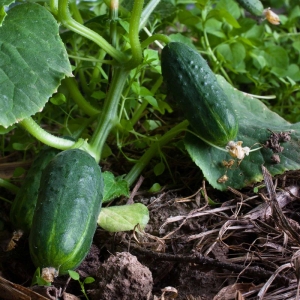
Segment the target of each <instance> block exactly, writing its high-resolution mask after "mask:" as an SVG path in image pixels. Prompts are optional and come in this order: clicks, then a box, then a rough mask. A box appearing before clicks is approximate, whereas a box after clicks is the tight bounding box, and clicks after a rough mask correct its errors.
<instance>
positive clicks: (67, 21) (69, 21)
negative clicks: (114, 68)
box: [58, 0, 127, 63]
mask: <svg viewBox="0 0 300 300" xmlns="http://www.w3.org/2000/svg"><path fill="white" fill-rule="evenodd" d="M58 20H59V21H60V22H61V23H62V24H63V25H64V26H65V27H66V28H68V29H70V30H72V31H74V32H76V33H78V34H80V35H81V36H84V37H86V38H87V39H89V40H91V41H93V42H95V43H96V44H97V45H98V46H100V47H101V48H102V49H103V50H104V51H105V52H107V53H108V54H109V55H110V56H111V57H113V58H115V59H116V60H117V61H118V62H120V63H124V62H125V61H126V60H127V56H126V55H124V54H123V52H121V51H119V50H117V49H116V48H114V47H113V46H112V45H111V44H109V43H108V42H107V41H106V40H105V39H104V38H103V37H102V36H100V35H99V34H98V33H96V32H95V31H93V30H91V29H89V28H88V27H86V26H84V25H82V24H80V23H78V22H76V21H75V20H74V19H73V18H72V17H71V14H70V11H69V8H68V0H59V1H58Z"/></svg>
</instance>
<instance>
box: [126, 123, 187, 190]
mask: <svg viewBox="0 0 300 300" xmlns="http://www.w3.org/2000/svg"><path fill="white" fill-rule="evenodd" d="M188 124H189V122H188V121H187V120H184V121H182V122H181V123H179V124H177V125H176V126H175V127H173V128H172V129H171V130H169V131H168V132H167V133H166V134H165V135H163V136H162V137H161V138H160V139H159V140H157V141H156V142H155V143H153V144H152V145H151V146H150V148H149V149H148V150H147V151H146V152H145V153H144V154H143V156H142V157H141V158H140V159H139V160H138V162H137V163H136V164H135V165H134V166H133V168H132V169H131V170H130V172H129V173H128V174H127V175H126V177H125V178H124V179H125V180H126V181H127V182H128V185H129V186H131V185H132V184H133V183H134V181H135V180H136V179H137V178H138V177H139V175H140V174H141V173H142V171H143V169H144V168H145V167H146V166H147V165H148V164H149V162H150V160H151V159H152V157H154V156H155V155H156V154H157V153H158V150H159V149H160V148H161V147H163V146H165V145H166V144H168V143H170V141H171V140H172V139H173V138H174V137H175V136H177V135H178V134H179V133H181V132H182V131H185V130H186V128H187V126H188Z"/></svg>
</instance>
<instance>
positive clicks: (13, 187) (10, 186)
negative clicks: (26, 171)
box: [0, 178, 19, 194]
mask: <svg viewBox="0 0 300 300" xmlns="http://www.w3.org/2000/svg"><path fill="white" fill-rule="evenodd" d="M0 186H1V187H4V188H6V189H8V190H9V191H11V192H13V193H14V194H16V193H17V192H18V191H19V188H18V187H17V186H16V185H14V184H12V183H10V182H9V181H7V180H5V179H2V178H0Z"/></svg>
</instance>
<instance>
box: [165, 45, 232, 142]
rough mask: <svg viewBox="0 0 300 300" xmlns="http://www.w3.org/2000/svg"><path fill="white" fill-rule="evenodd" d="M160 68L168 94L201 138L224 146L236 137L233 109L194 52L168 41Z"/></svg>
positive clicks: (212, 75) (205, 64) (205, 63)
mask: <svg viewBox="0 0 300 300" xmlns="http://www.w3.org/2000/svg"><path fill="white" fill-rule="evenodd" d="M161 68H162V75H163V77H164V80H165V82H166V85H167V88H168V91H169V92H170V94H171V95H172V97H173V99H174V100H175V102H176V103H178V106H179V107H180V108H181V110H182V111H183V112H184V114H185V117H186V118H187V120H188V121H189V123H190V125H191V126H192V128H193V130H194V132H195V133H196V134H197V135H198V136H199V137H200V138H201V139H203V140H204V141H206V142H207V143H210V144H213V145H215V146H221V147H224V146H226V145H227V143H228V142H229V141H231V140H234V139H235V138H236V135H237V133H238V121H237V117H236V114H235V112H234V109H233V107H232V105H231V103H230V101H229V99H228V97H227V95H226V94H225V93H224V91H223V89H222V88H221V86H220V85H219V84H218V82H217V79H216V76H215V74H214V73H213V72H212V71H211V69H210V68H209V66H208V65H207V62H206V61H205V60H204V59H203V58H202V56H201V55H200V54H199V53H198V52H197V51H195V50H194V49H192V48H190V47H189V46H187V45H185V44H183V43H179V42H171V43H169V44H167V45H166V46H165V47H164V48H163V50H162V54H161Z"/></svg>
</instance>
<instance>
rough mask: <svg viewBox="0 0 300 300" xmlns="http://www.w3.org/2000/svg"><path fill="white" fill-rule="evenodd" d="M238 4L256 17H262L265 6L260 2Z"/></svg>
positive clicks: (247, 1)
mask: <svg viewBox="0 0 300 300" xmlns="http://www.w3.org/2000/svg"><path fill="white" fill-rule="evenodd" d="M237 2H238V3H239V4H240V5H241V6H242V7H243V8H244V9H245V10H247V11H248V12H249V13H251V14H252V15H254V16H257V17H262V16H263V12H264V6H263V4H262V3H261V1H259V0H237Z"/></svg>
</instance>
